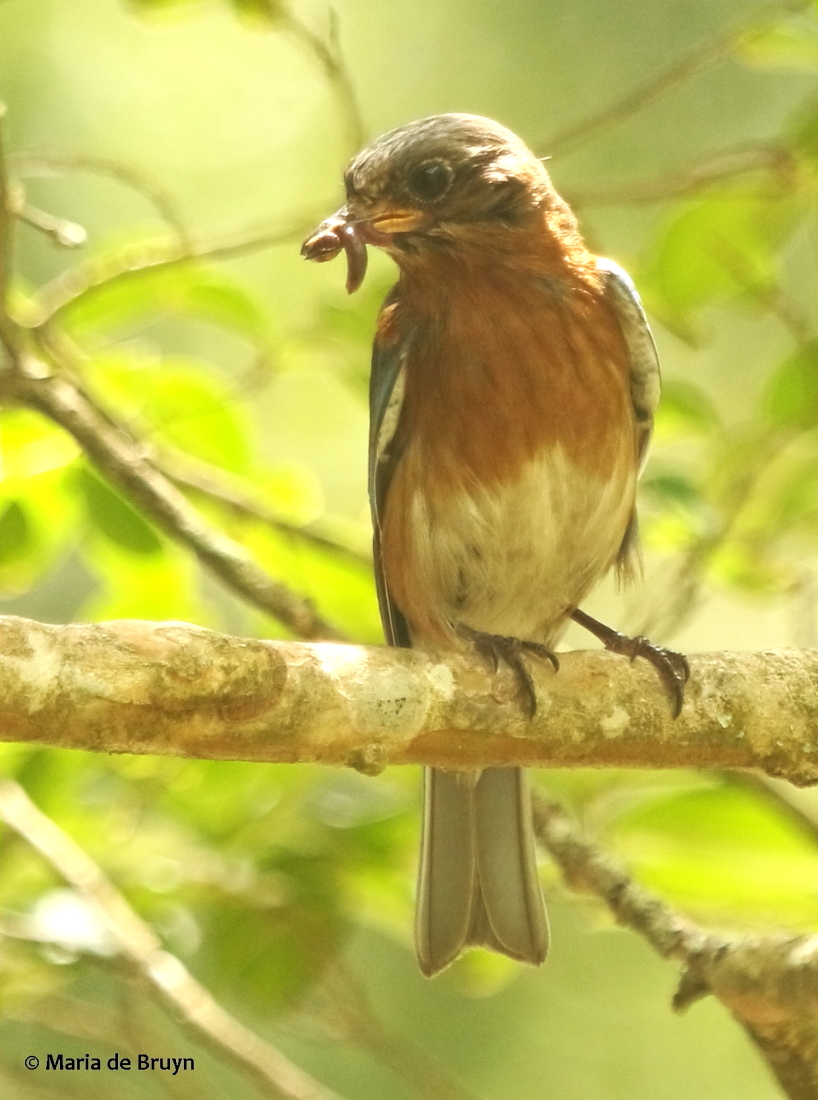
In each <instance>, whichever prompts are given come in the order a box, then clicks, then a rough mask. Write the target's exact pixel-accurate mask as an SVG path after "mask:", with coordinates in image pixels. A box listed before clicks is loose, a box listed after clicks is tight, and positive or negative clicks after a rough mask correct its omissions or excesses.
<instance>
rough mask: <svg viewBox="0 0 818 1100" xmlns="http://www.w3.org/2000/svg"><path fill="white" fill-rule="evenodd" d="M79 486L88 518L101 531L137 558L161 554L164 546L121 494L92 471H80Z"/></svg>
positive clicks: (86, 468)
mask: <svg viewBox="0 0 818 1100" xmlns="http://www.w3.org/2000/svg"><path fill="white" fill-rule="evenodd" d="M75 476H76V479H77V486H78V488H79V491H80V493H81V495H82V497H83V499H84V500H85V506H86V510H87V514H88V518H89V519H90V520H91V522H92V523H93V524H94V526H95V527H96V528H97V530H98V531H100V533H101V534H103V535H104V536H105V537H106V538H108V539H110V540H111V541H112V542H115V543H116V544H117V545H118V546H121V547H122V548H123V549H126V550H129V551H131V552H132V553H134V554H158V553H160V552H161V550H162V543H161V542H160V540H159V538H158V536H157V535H156V534H155V533H154V531H153V529H152V528H151V527H150V526H149V525H148V524H147V523H146V522H145V520H144V519H143V518H142V517H141V516H140V515H139V513H138V512H136V511H134V509H133V508H132V507H131V505H130V504H128V502H127V501H126V500H124V499H123V497H121V496H120V494H119V493H118V492H116V491H115V490H114V489H112V488H111V487H110V486H109V485H107V484H106V483H105V482H104V481H102V480H101V478H99V477H98V476H97V475H96V474H95V473H93V472H92V471H91V470H90V469H88V467H86V466H83V467H79V468H78V469H77V471H76V475H75Z"/></svg>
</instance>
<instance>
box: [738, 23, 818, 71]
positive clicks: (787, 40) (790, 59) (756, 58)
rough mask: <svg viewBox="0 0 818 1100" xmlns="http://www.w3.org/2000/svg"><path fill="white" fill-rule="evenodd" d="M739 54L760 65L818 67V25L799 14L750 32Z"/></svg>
mask: <svg viewBox="0 0 818 1100" xmlns="http://www.w3.org/2000/svg"><path fill="white" fill-rule="evenodd" d="M736 56H737V57H738V58H740V59H741V60H742V61H746V62H747V63H748V64H750V65H754V66H756V67H759V68H769V69H818V24H816V22H815V20H814V19H810V18H809V17H807V16H796V17H795V18H793V19H790V20H789V21H788V22H786V23H782V24H780V25H779V26H777V27H767V28H765V29H764V30H760V31H751V32H749V33H748V34H746V35H744V37H743V38H742V39H741V41H740V42H739V44H738V46H737V49H736Z"/></svg>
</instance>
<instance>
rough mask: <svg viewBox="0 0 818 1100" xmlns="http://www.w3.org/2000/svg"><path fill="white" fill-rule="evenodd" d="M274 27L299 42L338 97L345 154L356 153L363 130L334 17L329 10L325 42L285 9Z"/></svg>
mask: <svg viewBox="0 0 818 1100" xmlns="http://www.w3.org/2000/svg"><path fill="white" fill-rule="evenodd" d="M276 25H277V26H278V27H280V28H282V29H283V30H285V31H287V32H289V33H290V34H291V35H292V36H293V38H295V39H297V40H298V41H299V42H301V43H303V44H304V45H305V46H306V47H307V48H308V49H309V50H310V52H311V53H312V54H313V56H314V57H315V58H316V60H317V61H318V63H319V64H320V66H321V68H322V69H323V70H324V75H325V76H326V78H327V80H328V81H329V84H330V86H331V87H332V88H333V90H334V91H335V94H336V96H337V97H338V103H339V107H340V110H341V115H342V117H343V119H344V123H345V126H346V130H347V140H348V148H349V155H350V156H351V155H352V154H353V153H357V151H358V150H359V149H360V148H361V146H362V145H363V143H364V137H365V130H364V124H363V119H362V118H361V109H360V107H359V105H358V97H357V96H356V94H355V88H354V86H353V84H352V78H351V76H350V74H349V70H348V69H347V67H346V64H345V63H344V59H343V55H342V53H341V47H340V41H339V31H338V17H337V14H336V13H335V12H334V11H330V26H329V36H328V39H327V40H324V39H323V38H322V37H321V36H320V35H318V34H316V33H315V31H313V30H311V29H310V28H309V27H308V26H307V25H306V24H305V23H302V22H301V20H300V19H297V18H296V17H295V16H294V15H293V14H292V12H291V11H289V10H288V9H286V8H285V9H284V10H283V11H280V12H279V13H278V18H277V24H276Z"/></svg>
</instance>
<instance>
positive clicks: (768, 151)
mask: <svg viewBox="0 0 818 1100" xmlns="http://www.w3.org/2000/svg"><path fill="white" fill-rule="evenodd" d="M794 163H795V158H794V156H793V154H792V153H791V152H790V151H789V150H788V149H783V148H777V147H776V146H772V145H746V146H741V147H739V148H736V149H724V150H722V151H721V152H719V153H717V154H714V155H711V156H709V157H707V158H706V159H705V160H703V161H702V162H701V163H700V164H694V165H693V166H692V167H690V168H686V169H684V170H683V171H675V172H669V173H667V174H665V175H662V176H659V177H657V178H655V179H646V180H645V179H643V180H633V181H632V182H630V183H602V184H598V185H596V186H594V185H591V186H590V187H578V188H575V189H572V190H571V191H568V192H566V193H565V198H566V200H567V201H568V202H569V204H570V205H571V206H572V207H573V208H575V209H577V208H580V207H587V206H620V205H637V204H641V203H653V202H666V201H668V200H669V199H678V198H682V197H684V196H686V195H694V194H697V193H698V192H699V191H704V190H706V189H707V188H709V187H712V186H713V184H715V183H721V182H722V181H724V180H729V179H734V178H735V177H736V176H743V175H747V174H748V173H750V172H758V171H762V170H766V171H770V172H776V173H779V174H784V173H786V172H789V171H791V170H792V169H793V168H794Z"/></svg>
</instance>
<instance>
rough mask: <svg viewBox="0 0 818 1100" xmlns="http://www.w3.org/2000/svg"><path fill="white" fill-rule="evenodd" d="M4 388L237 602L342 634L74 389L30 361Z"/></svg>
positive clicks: (301, 628) (293, 623)
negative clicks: (63, 435) (60, 431)
mask: <svg viewBox="0 0 818 1100" xmlns="http://www.w3.org/2000/svg"><path fill="white" fill-rule="evenodd" d="M2 388H3V391H4V393H5V396H6V397H7V398H8V399H11V400H13V401H16V402H18V403H19V404H23V405H27V406H28V407H29V408H32V409H37V410H38V411H39V412H41V413H42V414H43V415H44V416H47V417H48V418H49V419H50V420H52V421H54V423H55V424H59V425H60V427H62V428H64V429H65V430H66V431H67V432H68V433H69V434H70V435H71V436H73V438H74V439H76V441H77V442H78V443H79V445H80V446H81V447H82V449H83V451H84V452H85V453H86V455H87V456H88V458H89V459H90V460H91V462H93V463H94V465H95V466H97V468H98V469H99V470H100V472H101V473H102V474H103V476H104V477H105V478H106V479H107V480H108V481H110V482H111V483H112V484H113V485H115V486H117V488H119V489H120V490H121V491H122V492H123V493H124V494H125V496H126V497H127V498H128V499H129V500H130V501H132V502H133V503H134V505H135V506H136V507H137V508H139V509H140V510H141V511H142V512H143V513H144V514H145V515H146V516H148V517H149V519H151V520H152V521H153V523H155V524H156V526H157V527H159V529H160V530H162V531H164V532H165V534H166V535H168V536H169V537H170V538H171V539H173V540H174V542H177V543H180V544H181V545H182V546H185V547H186V548H187V549H189V550H192V551H193V553H194V554H195V555H196V557H197V558H198V559H199V561H200V562H201V563H202V564H203V565H204V566H206V567H207V568H208V569H209V570H210V571H211V572H212V573H213V574H215V576H217V577H219V578H220V580H222V581H223V582H224V583H225V584H226V585H228V587H229V588H231V589H232V590H233V591H234V592H236V593H237V594H238V595H239V596H241V597H242V598H244V599H245V600H247V601H248V602H249V603H251V604H252V605H253V606H255V607H258V608H260V609H261V610H262V611H266V612H267V613H268V614H270V615H273V616H275V618H277V619H278V620H279V621H280V622H282V623H284V624H285V625H286V626H288V627H289V628H290V629H291V630H292V631H293V633H294V634H296V635H297V636H299V637H301V638H337V637H338V636H339V635H338V632H337V631H336V630H335V629H334V628H333V627H331V626H330V625H329V624H328V623H326V622H324V620H323V619H322V618H321V617H320V616H319V615H318V614H317V613H316V612H315V610H314V609H313V608H312V606H311V605H310V603H309V602H308V601H307V600H305V599H302V598H301V597H300V596H297V595H296V594H295V593H294V592H292V591H290V589H289V588H288V587H287V586H286V585H284V584H282V583H280V582H279V581H275V580H273V579H272V578H271V577H269V576H268V575H267V574H266V573H265V572H264V570H263V569H261V568H260V567H259V566H258V565H257V564H256V563H255V562H254V561H253V559H252V558H251V557H250V555H249V554H247V553H246V551H245V550H244V549H243V547H241V546H239V544H238V543H235V542H233V541H232V539H229V538H227V536H226V535H223V534H221V533H220V532H218V531H215V530H214V529H213V528H211V527H210V526H209V525H208V524H207V523H206V521H205V520H204V519H202V517H201V516H200V515H199V514H198V513H197V512H196V511H195V510H194V509H193V508H192V507H191V506H190V505H189V504H188V502H187V500H186V499H185V497H184V496H183V495H182V494H181V493H180V492H179V491H178V490H177V489H176V488H175V487H174V486H173V485H172V484H171V483H170V482H169V481H168V480H167V478H165V477H164V476H163V475H162V474H161V473H160V472H159V471H158V470H157V469H156V468H155V467H154V466H153V465H152V463H151V462H150V459H149V457H148V456H147V454H146V453H145V450H144V449H143V448H142V447H140V446H139V444H138V443H137V442H136V441H135V440H134V439H132V438H131V437H130V435H128V434H127V433H126V431H125V429H124V428H123V427H121V426H120V425H117V424H116V423H114V422H112V421H111V419H110V418H108V417H107V416H105V414H104V413H103V412H102V411H101V410H100V409H98V408H97V407H96V405H95V404H94V403H93V402H92V401H91V400H90V399H89V398H88V397H87V396H86V395H85V394H84V393H83V392H82V391H81V390H80V389H79V387H78V386H76V385H74V384H73V383H72V382H70V381H69V380H68V379H67V378H62V377H60V376H57V375H51V374H49V373H48V372H47V369H46V368H45V367H44V365H43V364H40V363H38V362H36V361H35V360H32V359H28V360H21V361H19V362H18V369H17V370H15V371H14V373H13V374H11V373H9V374H8V375H7V377H6V378H5V380H4V383H3V387H2Z"/></svg>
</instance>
